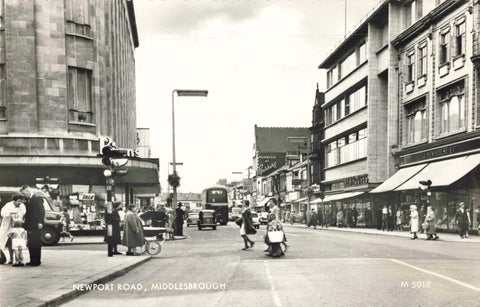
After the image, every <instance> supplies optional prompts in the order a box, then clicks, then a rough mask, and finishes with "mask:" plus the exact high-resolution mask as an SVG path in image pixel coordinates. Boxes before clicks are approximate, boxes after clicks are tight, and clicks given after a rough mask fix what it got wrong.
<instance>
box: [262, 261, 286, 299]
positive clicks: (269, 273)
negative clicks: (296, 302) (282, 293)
mask: <svg viewBox="0 0 480 307" xmlns="http://www.w3.org/2000/svg"><path fill="white" fill-rule="evenodd" d="M263 263H264V264H265V274H266V275H267V279H268V281H269V282H270V289H271V290H272V296H273V302H274V304H275V306H276V307H280V306H282V303H281V302H280V298H279V297H278V292H277V290H276V289H275V285H274V284H273V279H272V274H271V272H270V265H269V264H268V261H266V260H263Z"/></svg>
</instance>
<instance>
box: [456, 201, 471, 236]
mask: <svg viewBox="0 0 480 307" xmlns="http://www.w3.org/2000/svg"><path fill="white" fill-rule="evenodd" d="M458 206H459V208H458V210H457V212H456V213H455V220H456V221H457V224H458V228H459V231H460V238H462V239H463V238H465V236H466V233H467V231H468V226H469V224H470V217H469V216H468V212H467V210H465V204H464V203H463V202H461V203H459V204H458Z"/></svg>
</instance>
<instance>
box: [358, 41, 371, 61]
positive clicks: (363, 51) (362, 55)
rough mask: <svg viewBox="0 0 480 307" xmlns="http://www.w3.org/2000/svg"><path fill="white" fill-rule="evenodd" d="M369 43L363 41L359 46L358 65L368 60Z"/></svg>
mask: <svg viewBox="0 0 480 307" xmlns="http://www.w3.org/2000/svg"><path fill="white" fill-rule="evenodd" d="M367 58H368V56H367V44H366V43H363V44H361V45H360V46H358V55H357V63H358V65H360V64H362V63H363V62H365V61H366V60H367Z"/></svg>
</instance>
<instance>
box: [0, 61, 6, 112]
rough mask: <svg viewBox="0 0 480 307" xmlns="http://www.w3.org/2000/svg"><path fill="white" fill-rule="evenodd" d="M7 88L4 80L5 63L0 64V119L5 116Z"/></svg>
mask: <svg viewBox="0 0 480 307" xmlns="http://www.w3.org/2000/svg"><path fill="white" fill-rule="evenodd" d="M6 100H7V88H6V82H5V64H0V119H6V118H7V101H6Z"/></svg>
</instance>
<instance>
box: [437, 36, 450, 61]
mask: <svg viewBox="0 0 480 307" xmlns="http://www.w3.org/2000/svg"><path fill="white" fill-rule="evenodd" d="M449 43H450V31H448V30H446V31H443V32H442V33H441V34H440V59H439V60H440V65H442V64H445V63H447V62H448V61H449V57H450V56H449V52H448V49H449V45H450V44H449Z"/></svg>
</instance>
